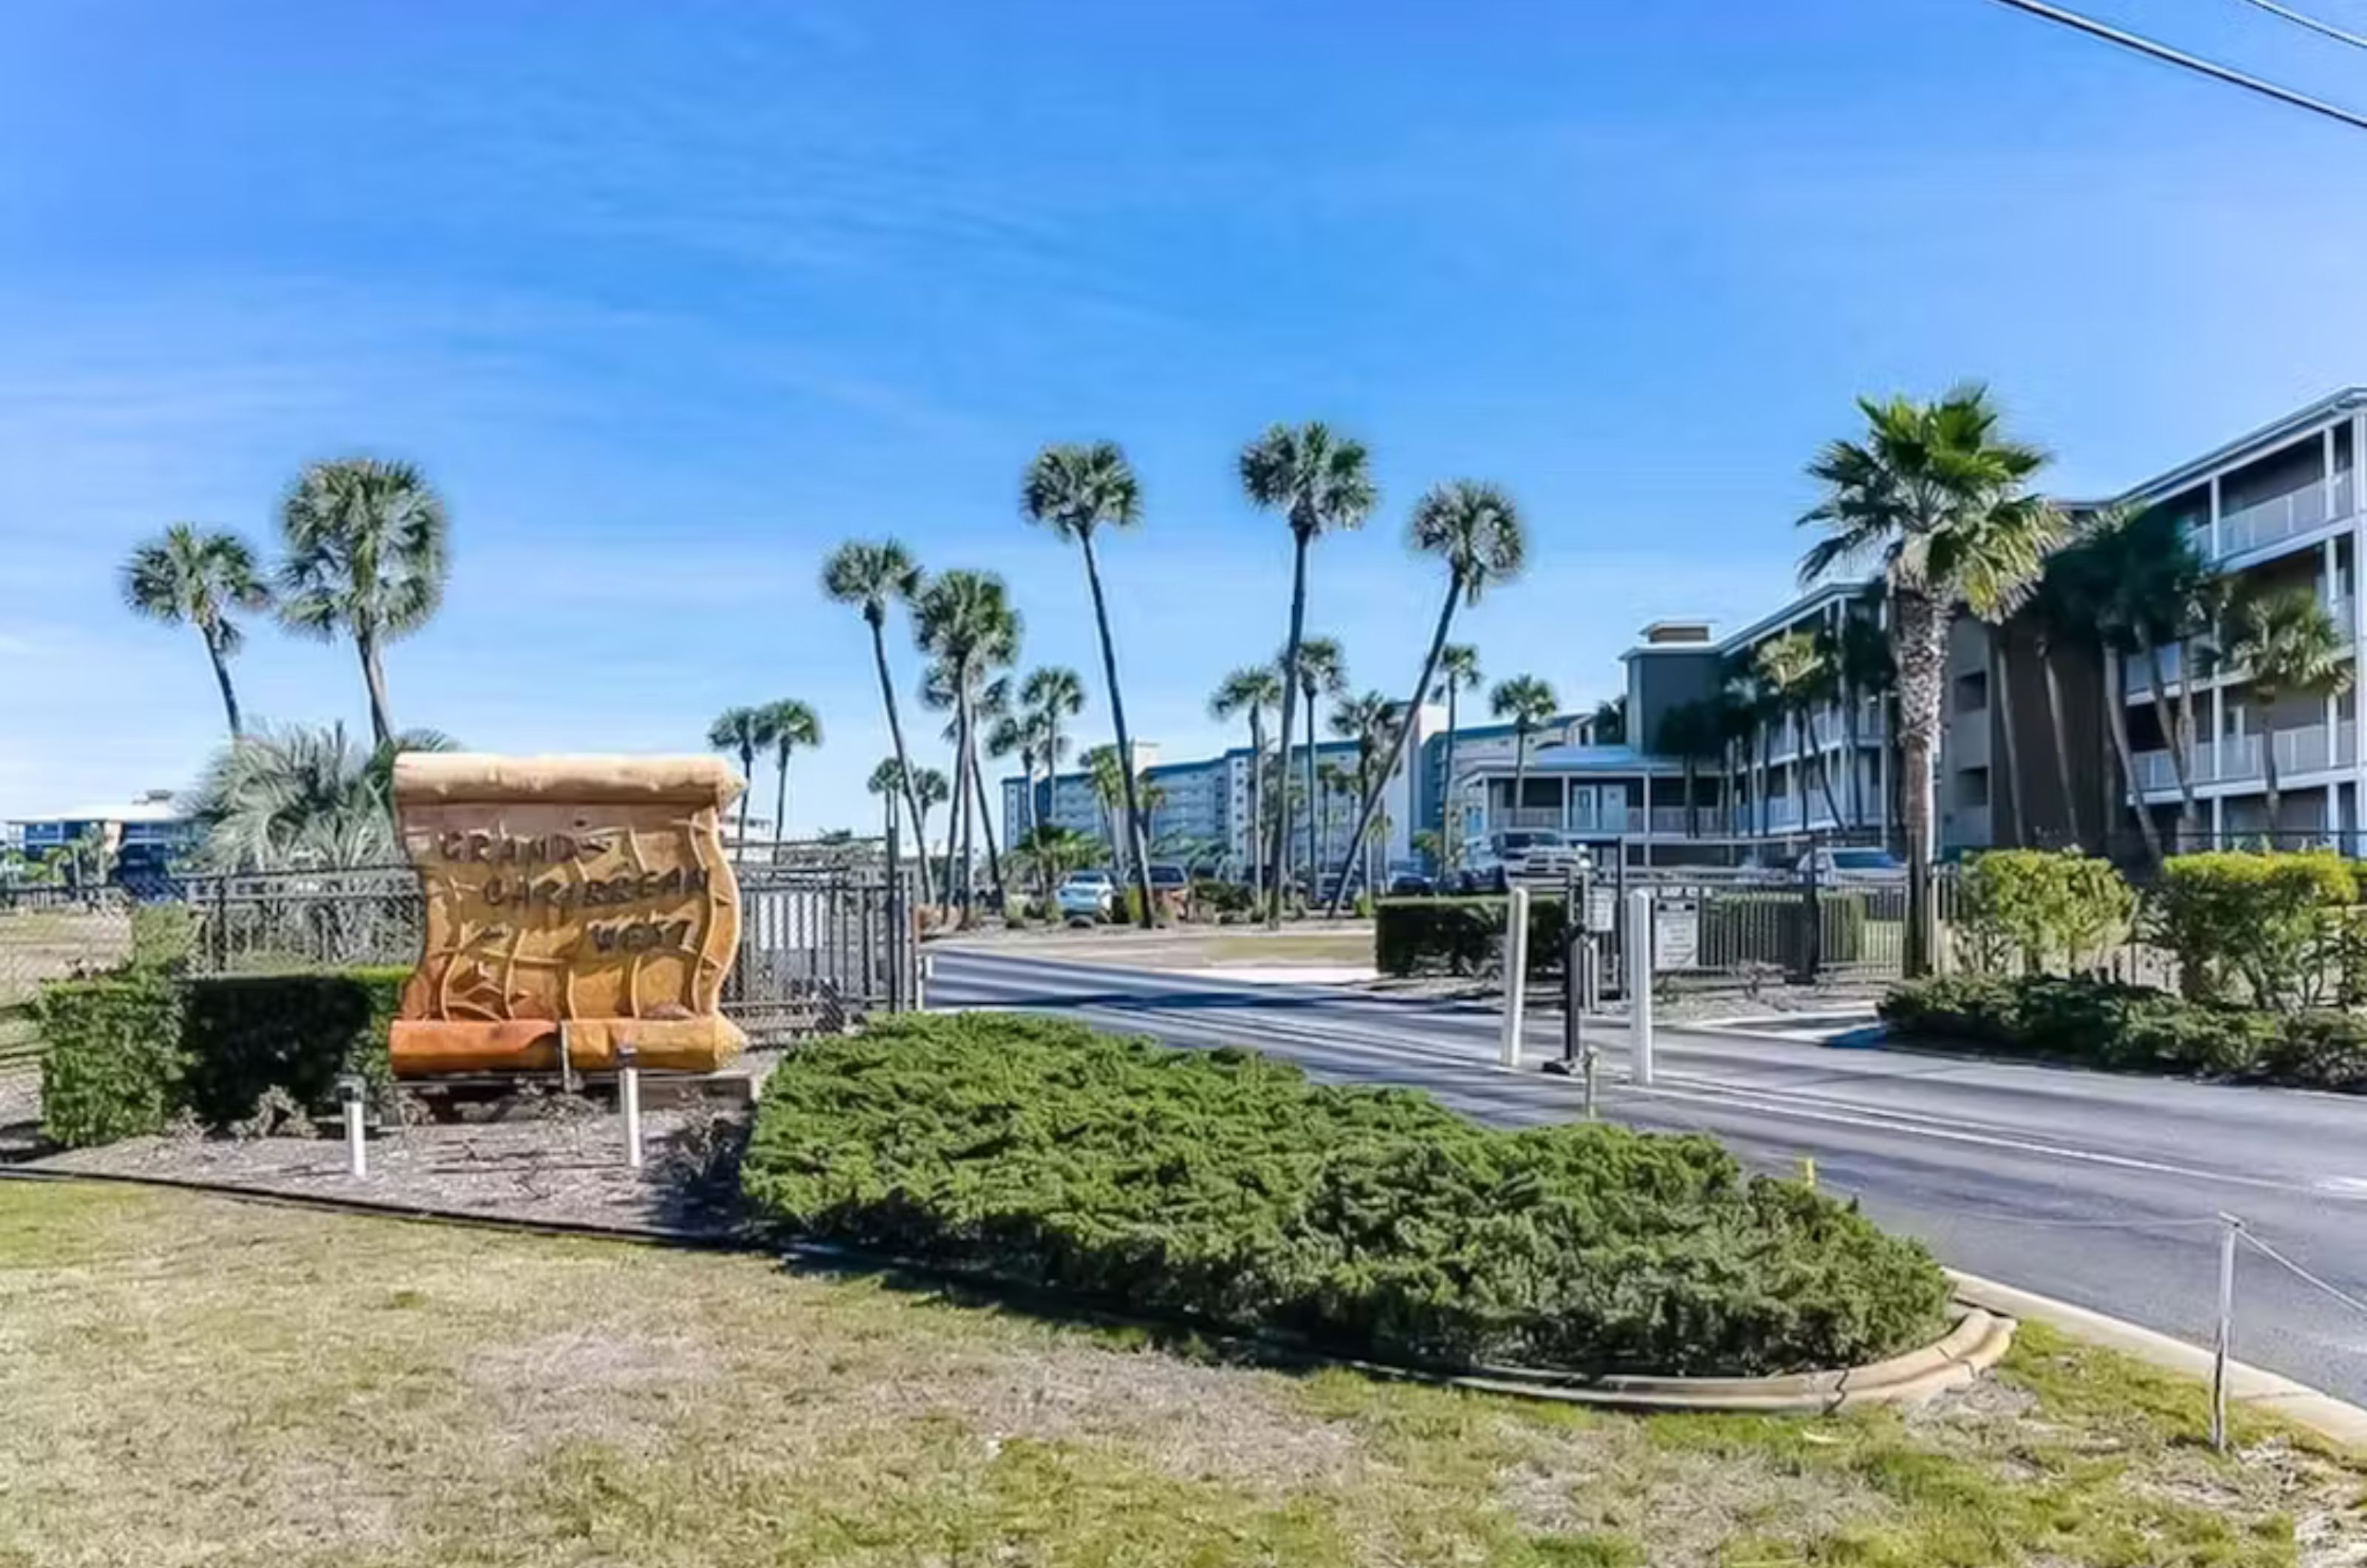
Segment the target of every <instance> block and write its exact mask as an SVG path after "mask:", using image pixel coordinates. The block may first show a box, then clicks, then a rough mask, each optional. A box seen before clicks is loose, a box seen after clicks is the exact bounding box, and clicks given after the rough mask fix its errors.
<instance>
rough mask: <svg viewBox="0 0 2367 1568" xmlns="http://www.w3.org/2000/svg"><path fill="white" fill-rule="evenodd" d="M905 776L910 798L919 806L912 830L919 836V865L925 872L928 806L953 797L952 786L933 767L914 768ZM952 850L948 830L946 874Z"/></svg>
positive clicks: (951, 838) (927, 844)
mask: <svg viewBox="0 0 2367 1568" xmlns="http://www.w3.org/2000/svg"><path fill="white" fill-rule="evenodd" d="M905 777H906V778H908V779H910V780H911V781H912V799H913V801H914V802H915V804H916V805H917V806H918V807H919V808H920V817H919V820H918V825H917V826H916V827H915V828H914V829H912V830H913V832H915V833H916V834H918V835H919V836H920V844H919V850H920V855H921V865H922V867H923V872H925V870H926V868H927V866H928V863H929V807H933V806H943V805H945V804H946V801H948V800H950V799H951V798H952V797H953V786H951V785H950V784H946V775H945V774H943V773H939V772H937V770H936V769H934V768H914V769H912V771H911V772H909V773H906V774H905ZM953 852H954V845H953V835H952V834H951V833H950V832H948V833H947V834H946V863H947V864H946V874H947V875H948V876H950V875H951V874H952V861H953Z"/></svg>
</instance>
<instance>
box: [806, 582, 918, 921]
mask: <svg viewBox="0 0 2367 1568" xmlns="http://www.w3.org/2000/svg"><path fill="white" fill-rule="evenodd" d="M821 589H822V592H824V593H827V594H829V595H830V597H831V598H832V600H834V601H836V602H837V603H839V604H852V605H854V606H855V608H856V609H857V610H858V611H859V612H861V614H862V615H863V624H864V625H865V626H869V627H870V628H871V660H872V663H873V664H874V665H875V666H876V667H877V668H878V673H879V701H880V703H881V704H882V705H884V706H885V707H886V708H887V710H888V736H889V739H890V740H892V741H893V742H894V743H895V747H896V767H897V775H898V779H897V782H898V784H899V785H900V788H901V789H902V791H903V795H904V807H905V809H906V810H908V811H910V812H911V813H912V833H913V836H914V837H915V838H918V837H920V834H921V802H920V798H919V796H918V795H917V794H916V793H915V790H914V784H915V779H916V775H915V774H914V773H913V770H912V753H911V752H910V751H909V750H906V749H905V746H904V720H903V717H902V716H901V715H900V714H899V713H898V712H897V710H896V679H895V676H894V675H893V674H891V673H890V672H889V669H888V632H887V626H888V606H889V605H890V604H905V605H910V604H912V601H913V599H914V598H915V597H916V596H917V595H918V594H919V593H920V592H921V568H920V565H919V563H917V562H916V561H914V560H913V559H912V552H911V551H910V550H908V549H906V548H905V547H903V546H902V545H901V544H900V543H899V542H897V541H896V540H894V539H879V540H864V539H850V540H848V541H847V542H846V543H845V544H843V545H841V546H839V547H838V548H837V549H835V550H833V551H832V552H831V556H830V558H829V559H828V560H827V561H825V562H823V563H822V569H821ZM921 897H922V899H923V901H924V902H927V903H934V902H935V901H936V893H935V890H934V888H933V887H932V886H931V885H930V878H929V856H928V852H927V850H926V848H925V846H924V847H923V850H922V853H921Z"/></svg>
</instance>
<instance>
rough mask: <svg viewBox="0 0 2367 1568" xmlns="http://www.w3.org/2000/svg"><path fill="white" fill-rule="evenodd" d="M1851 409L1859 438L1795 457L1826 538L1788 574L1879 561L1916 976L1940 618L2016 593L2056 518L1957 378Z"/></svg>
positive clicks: (2040, 557)
mask: <svg viewBox="0 0 2367 1568" xmlns="http://www.w3.org/2000/svg"><path fill="white" fill-rule="evenodd" d="M1858 408H1859V411H1860V412H1862V413H1863V415H1864V418H1865V422H1866V430H1865V434H1864V436H1863V439H1861V440H1855V441H1852V440H1848V439H1842V440H1837V441H1834V442H1832V443H1831V444H1829V446H1826V447H1825V449H1824V450H1823V451H1822V452H1820V453H1819V454H1818V456H1817V457H1816V460H1815V461H1814V462H1812V463H1811V464H1810V465H1809V466H1808V475H1809V477H1810V478H1811V479H1815V480H1816V481H1817V482H1818V484H1819V485H1821V486H1822V487H1823V488H1824V491H1825V495H1824V499H1823V500H1822V501H1821V502H1818V504H1817V505H1816V506H1814V507H1812V508H1811V509H1810V510H1809V511H1808V513H1806V515H1805V516H1804V517H1802V518H1801V520H1800V521H1801V523H1802V524H1803V525H1806V526H1808V527H1815V528H1821V529H1823V530H1824V534H1825V536H1824V537H1823V538H1821V539H1819V540H1818V541H1817V543H1816V544H1815V545H1813V546H1811V547H1809V549H1808V551H1807V553H1806V555H1804V556H1803V557H1802V558H1801V560H1800V577H1801V581H1804V582H1812V581H1817V580H1818V579H1820V578H1822V577H1823V576H1825V574H1826V573H1828V572H1829V571H1831V570H1834V569H1835V568H1839V567H1845V566H1849V565H1851V564H1854V563H1865V562H1869V561H1873V560H1879V561H1880V562H1881V563H1882V569H1883V577H1884V580H1885V581H1886V583H1887V584H1888V586H1889V589H1890V600H1891V617H1890V625H1891V637H1892V647H1893V649H1894V650H1895V653H1896V656H1897V661H1898V694H1899V702H1898V706H1899V721H1900V729H1901V732H1902V733H1901V734H1900V736H1899V750H1900V753H1901V755H1902V758H1903V760H1904V771H1905V773H1906V774H1907V790H1906V802H1905V804H1906V813H1905V816H1906V826H1907V840H1908V858H1907V866H1908V920H1907V944H1906V945H1907V951H1906V955H1905V958H1906V963H1905V968H1906V971H1907V973H1908V975H1909V976H1920V975H1923V974H1925V973H1926V972H1928V971H1929V969H1930V967H1931V945H1932V925H1933V919H1934V911H1933V909H1932V908H1931V899H1930V882H1931V860H1932V857H1933V854H1934V853H1935V852H1936V849H1937V842H1936V838H1935V829H1936V826H1937V823H1936V818H1937V803H1936V802H1935V801H1934V799H1933V797H1932V760H1933V757H1934V755H1935V753H1936V750H1937V748H1938V745H1939V737H1940V720H1941V710H1942V699H1943V698H1944V697H1945V695H1946V689H1945V676H1946V672H1947V644H1948V622H1949V617H1950V615H1952V614H1953V613H1954V609H1955V607H1956V606H1957V605H1958V604H1964V605H1965V606H1967V607H1969V608H1970V609H1971V610H1972V612H1973V613H1974V614H1975V615H1981V616H1983V617H1987V616H1988V615H1993V614H1998V613H2000V612H2001V610H2002V609H2003V608H2004V607H2007V606H2010V605H2012V604H2018V603H2019V602H2020V601H2021V600H2022V597H2023V596H2024V595H2025V594H2026V593H2027V592H2029V588H2030V585H2031V583H2032V582H2033V581H2035V580H2036V578H2037V576H2038V573H2039V569H2040V567H2041V566H2042V565H2043V564H2044V560H2045V558H2046V551H2047V547H2048V546H2049V544H2050V543H2051V542H2052V541H2053V540H2054V539H2055V537H2056V535H2057V534H2059V533H2060V532H2061V529H2062V520H2061V516H2060V514H2059V513H2057V512H2056V509H2055V508H2054V506H2052V505H2051V504H2050V503H2048V502H2046V501H2045V500H2044V498H2043V497H2039V496H2036V495H2033V494H2032V493H2030V490H2029V486H2030V483H2031V481H2032V480H2033V479H2034V478H2035V477H2036V475H2037V473H2038V470H2039V469H2040V468H2043V467H2044V466H2045V463H2046V455H2045V454H2044V452H2042V451H2040V450H2039V449H2038V448H2037V447H2035V446H2028V445H2026V444H2024V443H2022V442H2020V441H2015V440H2012V439H2010V438H2009V437H2008V436H2006V434H2004V432H2003V430H2002V427H2001V420H2000V417H1999V412H1998V410H1997V406H1996V405H1995V404H1994V403H1993V402H1992V401H1991V400H1990V399H1989V396H1988V391H1987V390H1986V389H1983V388H1980V387H1977V386H1966V387H1962V388H1958V389H1955V390H1953V391H1951V392H1949V393H1947V394H1946V395H1944V396H1943V397H1942V398H1941V399H1940V400H1938V401H1937V402H1931V403H1918V402H1914V401H1912V400H1908V399H1907V398H1893V399H1891V400H1889V401H1887V402H1877V401H1875V400H1873V399H1871V398H1863V399H1860V400H1859V401H1858Z"/></svg>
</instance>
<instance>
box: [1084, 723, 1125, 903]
mask: <svg viewBox="0 0 2367 1568" xmlns="http://www.w3.org/2000/svg"><path fill="white" fill-rule="evenodd" d="M1077 765H1078V766H1079V767H1081V768H1082V769H1083V770H1084V772H1085V778H1086V780H1087V782H1089V783H1090V784H1092V785H1093V798H1094V799H1095V800H1097V801H1099V802H1100V803H1101V808H1102V836H1103V837H1104V838H1105V839H1107V840H1109V849H1110V861H1111V863H1112V870H1113V872H1114V873H1119V874H1122V873H1123V872H1124V871H1125V870H1126V867H1125V865H1124V863H1123V857H1124V852H1123V851H1122V850H1121V849H1120V848H1119V847H1118V829H1117V816H1118V812H1119V811H1120V810H1122V809H1123V808H1124V807H1125V805H1126V770H1125V769H1124V768H1122V767H1121V766H1119V764H1118V760H1117V748H1116V747H1115V746H1089V747H1087V748H1086V749H1085V752H1084V754H1083V755H1082V756H1081V757H1079V758H1078V759H1077Z"/></svg>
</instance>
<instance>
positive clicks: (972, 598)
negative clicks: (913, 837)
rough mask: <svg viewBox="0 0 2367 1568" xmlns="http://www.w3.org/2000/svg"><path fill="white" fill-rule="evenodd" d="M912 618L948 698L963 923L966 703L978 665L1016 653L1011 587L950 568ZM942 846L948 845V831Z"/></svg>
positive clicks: (968, 846)
mask: <svg viewBox="0 0 2367 1568" xmlns="http://www.w3.org/2000/svg"><path fill="white" fill-rule="evenodd" d="M912 618H913V624H914V629H915V630H916V631H917V633H918V635H919V637H920V642H921V647H922V648H923V649H924V650H925V651H927V652H928V653H930V654H932V655H934V657H935V658H936V659H937V660H938V661H939V662H940V664H941V665H942V666H943V670H944V677H945V681H946V685H947V686H948V687H949V688H950V691H951V694H952V699H953V705H954V722H955V726H956V734H957V737H958V739H957V740H956V742H955V747H954V778H953V781H952V786H951V787H952V789H953V791H954V802H955V805H954V812H955V816H956V818H957V819H958V820H959V821H960V823H961V845H960V849H959V851H958V853H957V856H955V855H953V854H951V853H949V858H957V863H958V865H959V867H960V870H961V885H960V898H959V903H960V905H961V911H962V922H963V923H964V924H965V925H967V924H968V923H969V922H970V920H971V919H974V918H975V916H976V913H977V908H976V898H975V889H973V888H972V886H971V885H970V884H971V878H970V874H969V867H970V865H971V863H972V853H973V845H974V841H975V840H974V837H973V834H974V828H973V818H974V816H975V813H973V812H972V811H970V810H968V808H967V807H966V806H965V805H964V801H963V797H964V795H966V794H967V793H968V785H969V782H970V777H971V774H970V772H969V770H971V769H974V768H975V767H976V766H977V758H976V755H975V752H974V750H973V746H974V743H975V741H976V739H977V728H976V725H975V722H974V717H975V716H974V714H973V711H972V706H971V705H972V702H973V700H974V698H975V696H976V691H975V686H976V683H977V680H978V678H979V677H980V675H981V674H982V673H983V671H986V670H988V669H991V668H992V667H994V666H996V665H1001V664H1007V663H1009V662H1011V660H1013V659H1014V658H1015V657H1016V656H1017V654H1018V649H1019V634H1020V620H1019V612H1018V611H1016V610H1014V609H1013V608H1012V607H1011V598H1010V593H1009V591H1008V590H1006V589H1005V588H1004V586H1003V582H1002V579H1001V578H999V577H997V576H995V575H994V574H993V573H991V572H984V571H965V570H955V571H948V572H946V573H944V574H942V575H940V576H939V577H938V578H937V579H936V581H934V582H932V583H930V584H929V585H928V586H927V587H926V588H925V589H923V591H922V592H921V597H920V599H919V601H918V602H917V603H916V604H914V605H913V615H912ZM947 848H948V851H949V852H951V851H952V845H951V843H950V835H949V839H948V845H947Z"/></svg>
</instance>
